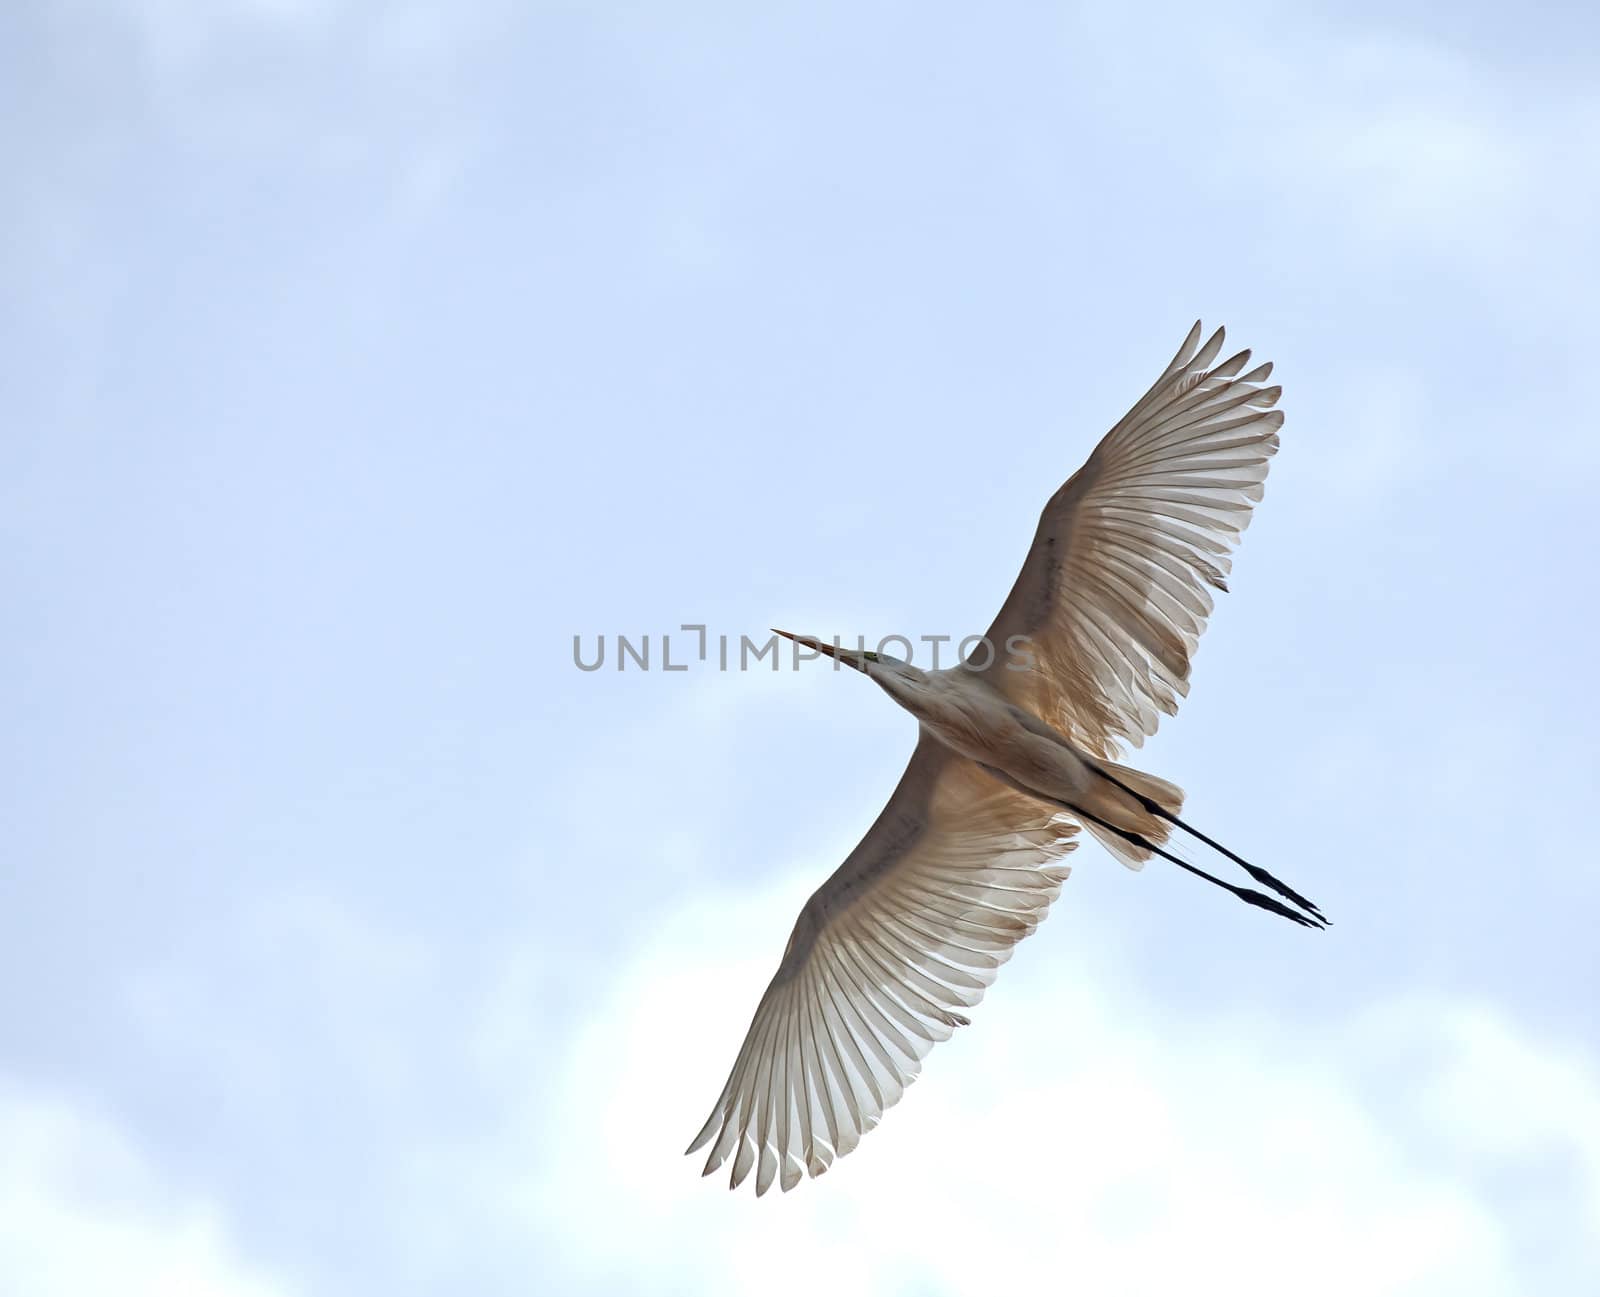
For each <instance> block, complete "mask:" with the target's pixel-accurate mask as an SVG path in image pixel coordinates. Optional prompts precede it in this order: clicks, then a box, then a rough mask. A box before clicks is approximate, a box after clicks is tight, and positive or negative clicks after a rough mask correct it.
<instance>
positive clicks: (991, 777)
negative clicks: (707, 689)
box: [688, 322, 1326, 1195]
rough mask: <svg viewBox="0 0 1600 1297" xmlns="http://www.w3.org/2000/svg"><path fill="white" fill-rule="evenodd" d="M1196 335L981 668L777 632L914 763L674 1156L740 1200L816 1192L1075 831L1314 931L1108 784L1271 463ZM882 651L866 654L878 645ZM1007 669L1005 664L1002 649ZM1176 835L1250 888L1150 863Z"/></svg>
mask: <svg viewBox="0 0 1600 1297" xmlns="http://www.w3.org/2000/svg"><path fill="white" fill-rule="evenodd" d="M1200 338H1201V328H1200V324H1199V323H1198V322H1196V324H1195V326H1194V328H1193V329H1191V330H1190V332H1189V335H1188V337H1187V338H1185V339H1184V343H1183V346H1182V347H1180V348H1179V349H1178V354H1177V355H1176V356H1175V357H1174V358H1173V360H1172V363H1171V364H1170V365H1168V366H1167V368H1166V369H1165V370H1164V371H1163V372H1162V374H1161V377H1160V378H1158V379H1157V380H1156V382H1155V385H1154V386H1153V387H1151V389H1150V390H1149V391H1148V392H1146V393H1145V395H1144V396H1143V397H1142V398H1140V400H1139V401H1138V402H1137V403H1136V404H1135V405H1134V407H1133V408H1132V409H1131V410H1129V411H1128V413H1127V414H1126V415H1124V416H1123V418H1122V420H1121V421H1120V422H1119V423H1118V424H1117V425H1116V427H1114V428H1112V430H1111V431H1110V432H1109V433H1107V434H1106V436H1105V437H1104V439H1103V440H1102V441H1101V442H1100V444H1099V445H1098V446H1096V447H1095V449H1094V452H1093V453H1092V454H1091V455H1090V456H1089V459H1088V462H1086V463H1085V464H1084V465H1083V467H1082V468H1080V469H1079V470H1078V471H1077V472H1076V473H1075V474H1073V475H1072V477H1071V478H1069V479H1068V480H1067V482H1066V484H1065V485H1063V486H1062V487H1061V489H1060V490H1058V491H1057V492H1056V493H1055V494H1054V495H1053V496H1051V497H1050V500H1049V502H1048V503H1047V504H1046V505H1045V507H1044V513H1043V515H1042V516H1041V518H1040V520H1039V528H1038V531H1037V532H1036V534H1035V535H1034V538H1033V545H1032V547H1031V548H1030V549H1029V550H1028V556H1027V558H1026V559H1025V560H1024V561H1023V564H1022V571H1021V573H1020V574H1019V575H1018V577H1017V580H1016V584H1015V585H1013V586H1012V588H1011V593H1010V595H1009V596H1007V598H1006V601H1005V603H1004V604H1003V605H1002V606H1001V608H1000V612H999V615H998V616H997V617H996V618H995V620H994V624H993V625H992V626H990V627H989V631H988V634H987V637H986V638H987V641H988V646H989V652H988V653H987V655H986V656H987V661H986V662H985V663H984V664H983V665H981V666H980V665H978V662H977V659H978V657H979V654H978V653H977V652H973V653H972V654H970V655H969V656H968V658H967V660H966V661H964V662H962V663H960V664H958V665H956V666H954V667H951V668H949V669H948V670H943V671H937V670H936V671H923V670H919V669H918V668H917V667H915V666H912V665H911V664H910V663H907V662H902V661H899V660H897V659H895V658H892V657H890V656H888V655H887V654H882V653H872V652H867V651H865V650H864V649H857V650H850V649H845V648H842V647H840V646H839V645H838V644H837V642H835V643H827V642H824V641H821V640H819V639H817V638H815V637H812V636H804V635H792V634H790V633H789V632H787V631H778V632H776V633H777V634H780V635H785V636H787V637H788V638H789V639H791V640H794V641H796V642H797V643H799V644H803V645H805V646H807V647H808V648H810V649H811V650H812V651H813V652H814V653H817V654H827V655H828V656H829V657H832V658H835V659H836V660H837V661H839V662H840V663H843V664H844V665H846V666H849V667H852V668H854V669H855V670H857V671H859V672H861V673H862V674H863V675H865V676H867V677H868V678H869V679H871V680H872V681H873V682H874V683H876V684H877V685H878V686H879V687H880V688H881V689H882V690H883V691H884V692H885V693H887V694H888V695H889V696H890V697H891V698H893V699H894V700H895V701H896V702H897V703H899V704H900V705H901V706H902V707H904V708H905V709H906V710H907V711H909V712H910V713H911V714H912V715H913V716H915V717H916V718H917V720H918V722H919V733H918V738H917V746H916V750H915V751H914V752H913V753H912V755H911V763H910V764H909V765H908V766H907V767H906V770H905V773H904V774H903V775H902V776H901V778H900V783H899V786H898V787H896V789H895V791H894V793H893V795H892V796H891V797H890V798H889V803H888V805H887V806H885V807H884V808H883V812H882V813H881V814H880V815H879V816H878V818H877V820H876V821H875V822H874V823H873V825H872V827H871V828H870V829H868V830H867V834H866V836H865V837H864V838H862V840H861V842H860V844H859V845H858V846H857V847H856V848H855V850H854V851H852V852H851V853H850V855H849V856H848V857H847V858H846V859H845V862H844V863H843V864H842V865H840V866H839V868H838V869H837V870H836V871H834V874H833V876H832V877H831V878H829V879H828V881H827V882H825V883H824V884H823V885H822V886H821V887H820V888H818V889H817V891H816V892H815V893H814V894H813V895H812V897H811V899H810V900H809V901H807V902H806V904H805V908H804V909H802V910H801V911H800V917H799V919H798V921H797V922H796V923H795V925H794V931H793V933H792V935H791V936H790V938H789V944H788V946H787V948H786V949H785V950H784V952H783V959H782V962H781V963H780V964H779V965H778V971H777V973H776V975H775V976H774V977H773V979H772V982H771V984H770V985H769V986H768V987H767V990H766V993H765V994H764V995H763V996H762V997H761V1002H760V1004H759V1005H758V1006H757V1008H756V1012H755V1017H754V1019H753V1020H752V1021H751V1023H750V1029H749V1031H748V1033H747V1034H746V1036H745V1039H744V1043H743V1045H742V1046H741V1047H740V1049H739V1054H738V1057H737V1059H736V1060H735V1061H734V1064H733V1070H732V1072H731V1073H730V1074H729V1076H728V1081H727V1084H726V1085H725V1086H723V1089H722V1094H721V1095H720V1096H719V1097H718V1099H717V1103H716V1106H715V1107H714V1108H713V1109H712V1111H711V1116H710V1117H709V1118H708V1119H707V1121H706V1124H705V1125H704V1127H702V1128H701V1130H700V1133H699V1134H698V1135H696V1136H695V1139H694V1142H693V1143H692V1144H690V1145H689V1148H688V1152H690V1153H694V1152H695V1151H697V1150H698V1149H700V1148H703V1147H704V1146H705V1145H707V1144H710V1145H711V1151H710V1153H709V1154H708V1156H707V1159H706V1164H705V1174H707V1175H709V1174H711V1173H712V1172H713V1171H715V1170H716V1169H717V1168H718V1167H719V1166H721V1165H722V1164H723V1163H724V1162H725V1161H727V1160H728V1159H729V1158H730V1157H731V1158H732V1160H733V1167H732V1174H731V1177H730V1187H732V1188H737V1187H738V1186H739V1185H740V1184H741V1183H743V1181H744V1180H745V1179H746V1178H747V1177H748V1176H749V1174H750V1172H751V1170H752V1169H754V1170H755V1173H756V1181H755V1190H756V1193H757V1195H760V1194H763V1193H765V1192H766V1191H767V1190H768V1189H769V1188H770V1187H771V1186H772V1184H773V1182H774V1180H776V1181H777V1183H778V1184H779V1185H781V1186H782V1187H783V1189H784V1190H786V1191H787V1190H789V1189H792V1188H793V1187H794V1186H795V1185H796V1184H798V1183H799V1182H800V1179H801V1177H802V1174H803V1173H809V1174H811V1175H813V1176H818V1175H821V1174H822V1173H823V1172H824V1171H826V1170H827V1169H828V1167H829V1165H830V1164H831V1163H832V1161H833V1159H834V1158H835V1157H843V1156H844V1155H845V1154H846V1153H848V1152H850V1151H851V1150H852V1149H853V1148H855V1146H856V1144H857V1143H858V1142H859V1140H860V1138H861V1136H862V1135H863V1134H865V1133H866V1132H867V1131H868V1130H870V1129H872V1127H873V1126H875V1125H876V1124H877V1123H878V1120H879V1119H880V1118H881V1117H882V1116H883V1113H884V1111H885V1110H886V1109H888V1108H889V1107H890V1106H891V1105H892V1104H894V1103H895V1102H896V1101H897V1100H898V1099H899V1098H900V1095H901V1094H902V1093H903V1092H904V1090H905V1087H906V1086H907V1085H909V1084H910V1083H911V1082H912V1081H913V1080H914V1079H915V1077H916V1075H917V1073H918V1071H919V1070H920V1068H921V1065H922V1060H923V1058H924V1057H925V1056H926V1055H927V1053H928V1051H929V1050H930V1049H931V1048H932V1047H933V1045H934V1044H935V1043H936V1042H938V1041H941V1040H946V1039H948V1038H949V1037H950V1035H951V1033H952V1032H953V1031H954V1030H955V1028H957V1027H961V1026H965V1025H967V1022H968V1019H967V1018H966V1016H965V1011H966V1010H968V1009H970V1008H972V1006H973V1005H975V1004H977V1002H978V1001H979V1000H980V999H981V998H982V997H983V993H984V991H985V990H986V989H987V988H988V986H989V984H990V983H991V982H992V981H993V980H994V977H995V973H996V970H998V968H999V967H1000V965H1001V964H1002V963H1004V962H1005V961H1006V960H1007V959H1008V958H1010V956H1011V952H1012V949H1013V948H1014V947H1015V946H1016V943H1017V942H1019V941H1021V940H1022V939H1023V938H1024V937H1026V936H1027V935H1028V934H1029V933H1031V932H1032V931H1033V930H1034V929H1035V928H1036V927H1037V926H1038V925H1039V923H1040V921H1041V920H1042V919H1043V918H1044V916H1045V912H1046V911H1047V910H1048V909H1049V907H1050V903H1051V902H1052V901H1054V900H1055V898H1056V895H1057V894H1058V893H1059V891H1060V890H1061V884H1062V883H1063V882H1064V881H1065V880H1066V878H1067V874H1068V872H1069V871H1068V868H1067V866H1066V865H1063V864H1061V863H1059V862H1060V861H1061V859H1062V858H1063V857H1064V856H1065V855H1066V854H1067V852H1069V851H1071V850H1072V849H1073V848H1074V847H1075V846H1076V845H1077V842H1076V836H1077V833H1078V830H1079V828H1080V827H1081V828H1083V829H1086V830H1088V832H1089V833H1090V834H1092V835H1093V836H1094V837H1095V838H1096V839H1097V840H1098V841H1099V842H1100V843H1101V845H1103V846H1104V847H1105V848H1106V849H1107V850H1109V851H1110V852H1111V854H1112V855H1113V856H1115V857H1116V858H1117V859H1118V860H1120V861H1121V862H1122V863H1123V864H1125V865H1127V866H1128V867H1129V868H1131V869H1139V868H1140V867H1141V866H1142V865H1143V864H1144V863H1145V862H1146V861H1147V860H1149V859H1150V858H1151V857H1152V856H1159V857H1161V858H1162V859H1164V860H1167V861H1170V862H1171V863H1173V864H1175V865H1177V866H1179V867H1180V868H1182V869H1185V870H1187V871H1189V872H1190V873H1192V874H1194V875H1196V876H1198V877H1200V878H1203V879H1205V880H1206V881H1207V882H1210V883H1214V884H1215V885H1216V886H1218V887H1221V888H1224V889H1226V890H1227V891H1229V892H1232V893H1233V894H1234V895H1235V896H1236V897H1238V898H1239V899H1240V900H1242V901H1245V902H1247V903H1249V904H1251V905H1254V906H1256V907H1258V908H1260V909H1263V910H1267V911H1270V912H1272V913H1274V914H1278V915H1281V916H1283V917H1284V918H1288V919H1291V920H1293V921H1294V922H1295V923H1298V924H1301V925H1303V926H1305V927H1322V926H1323V925H1324V924H1325V923H1326V919H1325V918H1324V916H1323V914H1322V912H1321V911H1320V910H1319V909H1318V908H1317V907H1316V906H1315V905H1313V904H1312V903H1311V902H1310V901H1308V900H1306V899H1305V897H1303V896H1301V895H1300V894H1299V893H1297V892H1295V891H1294V890H1293V889H1292V888H1290V887H1288V886H1286V885H1285V884H1284V883H1282V882H1280V881H1279V880H1278V879H1277V878H1275V877H1273V876H1272V875H1271V874H1270V873H1268V872H1267V871H1266V870H1264V869H1259V868H1257V867H1256V866H1254V865H1251V864H1249V863H1248V862H1246V861H1245V860H1243V859H1241V858H1240V857H1239V856H1237V855H1235V854H1234V853H1233V852H1231V851H1229V850H1228V849H1227V848H1226V847H1223V846H1222V845H1221V844H1220V843H1218V842H1215V841H1213V840H1212V839H1211V838H1209V837H1206V836H1205V835H1204V834H1203V833H1200V832H1199V831H1198V830H1197V829H1194V828H1191V827H1190V826H1189V825H1188V824H1186V823H1185V822H1184V821H1183V820H1182V819H1180V818H1179V812H1180V811H1181V810H1182V808H1183V791H1182V790H1181V789H1179V788H1178V787H1176V786H1175V785H1173V784H1170V783H1168V782H1167V781H1166V780H1164V779H1158V778H1156V777H1155V776H1153V775H1149V774H1145V773H1143V772H1141V771H1138V770H1134V769H1132V768H1130V767H1128V766H1126V765H1122V764H1119V763H1118V762H1117V761H1116V760H1115V758H1116V757H1118V756H1120V755H1122V754H1123V753H1122V748H1123V745H1124V744H1132V745H1133V746H1135V747H1138V746H1140V745H1141V744H1142V743H1143V741H1144V739H1145V737H1146V736H1147V735H1150V734H1154V733H1155V730H1156V726H1157V724H1158V722H1159V719H1160V717H1161V716H1162V715H1163V714H1165V715H1168V716H1170V715H1172V714H1174V713H1175V712H1176V711H1177V708H1178V700H1179V699H1180V698H1182V697H1183V696H1184V695H1185V694H1187V693H1188V689H1189V684H1188V681H1189V663H1190V659H1191V658H1192V657H1193V655H1194V652H1195V646H1196V644H1197V642H1198V640H1199V637H1200V632H1201V631H1202V630H1204V629H1205V625H1206V619H1207V617H1208V616H1209V615H1210V613H1211V610H1212V597H1211V590H1213V589H1215V590H1226V589H1227V588H1228V587H1227V583H1226V576H1227V573H1228V570H1229V555H1230V553H1231V552H1232V550H1233V547H1234V546H1235V545H1236V544H1237V543H1238V540H1239V536H1240V533H1241V532H1243V530H1244V528H1245V526H1246V524H1248V523H1249V521H1250V511H1251V509H1252V507H1253V506H1254V505H1255V503H1256V501H1258V500H1260V499H1261V493H1262V483H1263V481H1264V480H1265V478H1266V476H1267V465H1268V462H1269V460H1270V459H1271V457H1272V455H1273V453H1274V452H1275V451H1276V450H1277V448H1278V429H1279V428H1280V427H1281V426H1282V424H1283V414H1282V412H1281V411H1279V410H1277V409H1276V408H1274V407H1275V406H1276V405H1277V403H1278V398H1279V396H1280V395H1281V394H1282V390H1283V389H1282V388H1281V387H1277V386H1272V387H1268V386H1265V385H1264V384H1265V383H1266V381H1267V378H1268V377H1269V376H1270V374H1271V372H1272V366H1271V365H1270V364H1263V365H1258V366H1256V367H1255V368H1254V369H1250V370H1249V371H1248V372H1246V366H1247V365H1249V363H1250V353H1249V352H1248V351H1241V352H1239V353H1238V354H1237V355H1235V356H1232V357H1231V358H1229V359H1227V360H1224V361H1222V362H1221V363H1220V364H1218V363H1216V360H1217V357H1218V356H1219V355H1220V354H1221V353H1222V343H1223V330H1221V329H1218V330H1217V331H1216V332H1215V333H1214V334H1212V335H1211V337H1210V338H1209V339H1208V340H1207V341H1206V342H1205V343H1204V345H1201V342H1200ZM880 647H881V646H880ZM1009 648H1016V649H1018V650H1019V652H1017V653H1013V652H1010V651H1006V652H1001V651H1000V650H1001V649H1009ZM1178 830H1181V831H1183V832H1184V833H1186V834H1189V835H1190V836H1192V837H1194V838H1196V839H1197V840H1198V841H1200V842H1202V843H1204V844H1206V845H1207V846H1209V847H1211V848H1212V849H1214V850H1216V851H1218V852H1220V853H1221V854H1222V855H1223V856H1225V857H1227V858H1228V859H1229V860H1231V861H1232V862H1233V863H1234V864H1236V865H1238V866H1239V867H1240V868H1242V869H1243V870H1244V871H1245V872H1247V873H1248V874H1249V875H1250V877H1251V879H1252V880H1253V881H1254V882H1256V883H1257V884H1258V885H1259V886H1261V887H1263V888H1265V889H1267V890H1266V891H1265V892H1263V891H1257V890H1255V889H1252V888H1247V887H1242V886H1237V885H1235V884H1233V883H1230V882H1227V881H1225V880H1223V879H1222V878H1220V877H1218V876H1217V875H1215V874H1213V873H1210V872H1208V871H1206V870H1204V869H1202V868H1200V867H1199V866H1198V865H1195V864H1193V863H1191V862H1190V861H1187V860H1184V859H1181V858H1180V857H1179V856H1178V855H1176V854H1175V853H1174V851H1173V850H1172V847H1173V846H1174V845H1175V844H1174V843H1173V835H1174V832H1175V831H1178Z"/></svg>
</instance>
